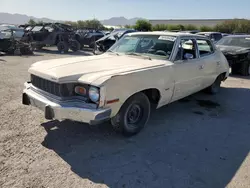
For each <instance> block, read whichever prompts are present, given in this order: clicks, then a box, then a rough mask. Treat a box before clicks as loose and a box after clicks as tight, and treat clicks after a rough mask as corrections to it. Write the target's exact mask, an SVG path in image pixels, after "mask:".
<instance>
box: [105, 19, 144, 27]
mask: <svg viewBox="0 0 250 188" xmlns="http://www.w3.org/2000/svg"><path fill="white" fill-rule="evenodd" d="M139 19H143V18H131V19H127V18H124V17H113V18H110V19H108V20H101V23H102V24H103V25H113V26H120V25H121V26H124V25H134V24H135V23H136V21H137V20H139Z"/></svg>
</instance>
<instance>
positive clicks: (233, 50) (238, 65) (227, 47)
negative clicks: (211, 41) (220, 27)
mask: <svg viewBox="0 0 250 188" xmlns="http://www.w3.org/2000/svg"><path fill="white" fill-rule="evenodd" d="M216 46H217V48H218V49H220V50H221V51H222V52H223V54H224V55H225V56H226V58H227V60H228V62H229V65H230V67H231V68H232V74H241V75H243V76H248V75H249V74H250V70H249V64H250V35H229V36H226V37H223V38H222V39H221V40H220V41H218V42H217V45H216Z"/></svg>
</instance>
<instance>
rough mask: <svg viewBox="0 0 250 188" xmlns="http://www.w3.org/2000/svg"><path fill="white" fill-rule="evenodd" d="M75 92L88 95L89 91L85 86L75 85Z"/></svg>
mask: <svg viewBox="0 0 250 188" xmlns="http://www.w3.org/2000/svg"><path fill="white" fill-rule="evenodd" d="M75 93H77V94H78V95H86V94H87V91H86V89H85V88H84V87H82V86H76V87H75Z"/></svg>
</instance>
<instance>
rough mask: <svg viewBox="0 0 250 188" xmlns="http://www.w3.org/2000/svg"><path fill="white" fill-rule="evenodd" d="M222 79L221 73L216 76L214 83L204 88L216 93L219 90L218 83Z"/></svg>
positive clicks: (219, 83)
mask: <svg viewBox="0 0 250 188" xmlns="http://www.w3.org/2000/svg"><path fill="white" fill-rule="evenodd" d="M222 80H223V75H222V74H221V75H219V76H218V77H217V78H216V80H215V81H214V83H213V84H212V85H211V86H209V87H208V88H207V89H206V92H207V93H209V94H212V95H215V94H217V93H218V92H219V90H220V85H221V81H222Z"/></svg>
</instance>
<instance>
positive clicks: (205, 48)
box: [197, 39, 214, 57]
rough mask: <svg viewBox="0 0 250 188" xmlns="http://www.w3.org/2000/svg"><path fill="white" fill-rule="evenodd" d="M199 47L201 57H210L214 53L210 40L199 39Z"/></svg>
mask: <svg viewBox="0 0 250 188" xmlns="http://www.w3.org/2000/svg"><path fill="white" fill-rule="evenodd" d="M197 45H198V51H199V53H200V56H201V57H203V56H206V55H210V54H212V53H213V52H214V49H213V45H212V44H211V42H210V41H209V40H206V39H198V40H197Z"/></svg>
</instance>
